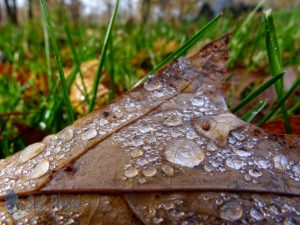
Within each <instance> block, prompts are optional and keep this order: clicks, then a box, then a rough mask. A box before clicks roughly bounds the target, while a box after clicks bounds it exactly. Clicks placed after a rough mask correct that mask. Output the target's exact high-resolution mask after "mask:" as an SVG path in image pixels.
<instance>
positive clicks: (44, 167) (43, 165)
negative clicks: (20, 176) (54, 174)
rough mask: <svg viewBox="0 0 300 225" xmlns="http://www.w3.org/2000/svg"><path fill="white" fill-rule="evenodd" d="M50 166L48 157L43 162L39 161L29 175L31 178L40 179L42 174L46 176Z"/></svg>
mask: <svg viewBox="0 0 300 225" xmlns="http://www.w3.org/2000/svg"><path fill="white" fill-rule="evenodd" d="M49 168H50V163H49V161H48V159H44V160H42V161H41V162H39V163H38V164H37V165H36V166H35V167H34V168H33V170H32V171H31V173H30V175H29V179H38V178H40V177H42V176H44V175H45V174H46V173H47V172H48V171H49Z"/></svg>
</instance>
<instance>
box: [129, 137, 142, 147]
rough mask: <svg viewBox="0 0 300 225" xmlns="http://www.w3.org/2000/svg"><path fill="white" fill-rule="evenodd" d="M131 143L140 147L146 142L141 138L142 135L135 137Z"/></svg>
mask: <svg viewBox="0 0 300 225" xmlns="http://www.w3.org/2000/svg"><path fill="white" fill-rule="evenodd" d="M131 144H132V145H133V146H134V147H139V146H141V145H143V144H144V141H143V140H142V139H141V138H140V137H137V136H136V137H134V138H133V139H132V141H131Z"/></svg>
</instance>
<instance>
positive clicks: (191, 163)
mask: <svg viewBox="0 0 300 225" xmlns="http://www.w3.org/2000/svg"><path fill="white" fill-rule="evenodd" d="M165 156H166V158H167V160H168V161H169V162H171V163H175V164H179V165H182V166H186V167H191V168H193V167H195V166H198V165H199V164H200V163H201V162H202V161H203V160H204V157H205V154H204V152H203V150H202V149H200V148H199V147H198V145H197V144H196V143H195V142H193V141H190V140H185V139H182V140H177V141H175V142H174V143H170V144H168V145H167V149H166V151H165Z"/></svg>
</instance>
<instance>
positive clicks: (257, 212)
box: [250, 208, 265, 221]
mask: <svg viewBox="0 0 300 225" xmlns="http://www.w3.org/2000/svg"><path fill="white" fill-rule="evenodd" d="M250 215H251V217H252V218H253V219H255V220H256V221H260V220H263V219H264V218H265V216H264V214H263V212H262V211H261V209H258V208H251V211H250Z"/></svg>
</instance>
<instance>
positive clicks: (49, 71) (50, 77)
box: [42, 18, 54, 90]
mask: <svg viewBox="0 0 300 225" xmlns="http://www.w3.org/2000/svg"><path fill="white" fill-rule="evenodd" d="M42 27H43V35H44V42H45V46H44V48H45V56H46V61H47V75H48V83H49V87H50V90H52V88H53V87H54V80H53V75H52V67H51V55H50V45H49V34H48V31H47V25H46V22H45V19H44V18H42Z"/></svg>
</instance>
